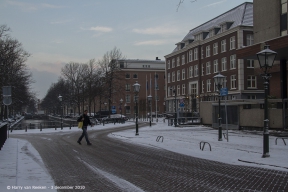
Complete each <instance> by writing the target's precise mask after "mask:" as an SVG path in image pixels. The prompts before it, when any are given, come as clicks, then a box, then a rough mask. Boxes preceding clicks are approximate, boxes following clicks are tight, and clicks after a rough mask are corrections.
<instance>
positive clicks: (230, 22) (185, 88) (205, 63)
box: [165, 2, 263, 114]
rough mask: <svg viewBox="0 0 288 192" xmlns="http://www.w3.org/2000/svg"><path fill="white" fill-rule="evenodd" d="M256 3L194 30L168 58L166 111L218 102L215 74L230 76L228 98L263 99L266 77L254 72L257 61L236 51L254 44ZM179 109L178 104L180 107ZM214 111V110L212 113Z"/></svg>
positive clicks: (178, 44) (196, 109) (187, 109)
mask: <svg viewBox="0 0 288 192" xmlns="http://www.w3.org/2000/svg"><path fill="white" fill-rule="evenodd" d="M253 41H254V34H253V3H248V2H247V3H243V4H241V5H239V6H237V7H235V8H233V9H231V10H229V11H227V12H226V13H223V14H221V15H219V16H218V17H216V18H214V19H211V20H210V21H207V22H206V23H203V24H202V25H200V26H198V27H196V28H194V29H191V30H190V31H189V32H188V34H187V35H186V36H185V37H184V38H183V39H182V40H181V41H180V42H178V43H177V44H176V48H175V49H174V50H173V52H172V53H170V54H168V55H166V56H165V58H166V77H167V78H166V86H167V91H166V98H167V99H166V106H167V107H166V110H167V112H170V113H172V112H174V111H175V109H174V99H175V97H174V95H173V91H172V92H171V90H175V91H176V102H177V106H179V102H182V103H183V102H184V103H185V106H184V108H182V111H186V112H192V111H199V109H200V107H199V103H200V102H201V101H217V100H218V93H217V88H216V86H215V83H214V79H213V77H214V76H215V75H217V74H218V73H219V72H220V73H221V74H222V75H224V76H226V83H225V85H224V87H227V88H228V92H229V95H228V99H229V100H236V99H259V98H263V88H262V79H261V78H260V76H258V75H255V73H254V60H250V59H239V58H238V56H237V52H236V50H237V49H239V48H241V47H244V46H250V45H253V43H254V42H253ZM177 108H178V107H177ZM210 114H211V112H210Z"/></svg>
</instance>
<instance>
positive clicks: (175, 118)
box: [170, 87, 177, 127]
mask: <svg viewBox="0 0 288 192" xmlns="http://www.w3.org/2000/svg"><path fill="white" fill-rule="evenodd" d="M170 91H171V92H172V87H171V88H170ZM173 93H174V107H175V115H174V125H175V127H177V111H176V110H177V109H176V89H174V90H173Z"/></svg>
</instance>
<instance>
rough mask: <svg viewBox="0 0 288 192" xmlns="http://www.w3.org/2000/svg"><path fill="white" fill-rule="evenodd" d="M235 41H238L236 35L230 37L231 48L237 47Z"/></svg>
mask: <svg viewBox="0 0 288 192" xmlns="http://www.w3.org/2000/svg"><path fill="white" fill-rule="evenodd" d="M235 43H236V41H235V36H233V37H230V50H233V49H235V45H236V44H235Z"/></svg>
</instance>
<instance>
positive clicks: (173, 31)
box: [133, 26, 182, 35]
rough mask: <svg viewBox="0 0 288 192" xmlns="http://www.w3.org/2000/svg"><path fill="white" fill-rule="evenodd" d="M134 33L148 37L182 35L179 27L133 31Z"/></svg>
mask: <svg viewBox="0 0 288 192" xmlns="http://www.w3.org/2000/svg"><path fill="white" fill-rule="evenodd" d="M133 32H135V33H139V34H146V35H175V34H179V33H182V32H181V31H180V30H179V29H177V27H175V26H174V27H154V28H146V29H133Z"/></svg>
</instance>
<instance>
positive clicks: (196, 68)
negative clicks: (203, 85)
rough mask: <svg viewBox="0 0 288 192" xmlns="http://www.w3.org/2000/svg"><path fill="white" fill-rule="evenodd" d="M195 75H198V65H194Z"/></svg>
mask: <svg viewBox="0 0 288 192" xmlns="http://www.w3.org/2000/svg"><path fill="white" fill-rule="evenodd" d="M194 77H198V65H194Z"/></svg>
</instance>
